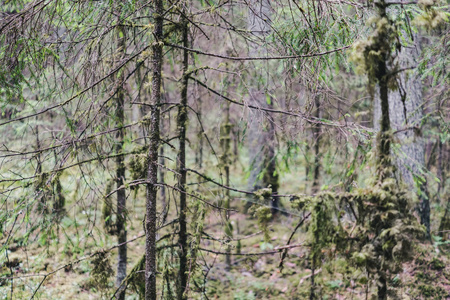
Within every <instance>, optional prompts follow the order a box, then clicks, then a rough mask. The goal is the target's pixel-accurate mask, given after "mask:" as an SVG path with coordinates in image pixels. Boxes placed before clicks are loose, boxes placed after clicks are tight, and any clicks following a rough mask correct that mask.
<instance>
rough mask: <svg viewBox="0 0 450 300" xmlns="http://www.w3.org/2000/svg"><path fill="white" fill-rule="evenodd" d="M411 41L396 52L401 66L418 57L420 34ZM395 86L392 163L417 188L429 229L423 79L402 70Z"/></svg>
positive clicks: (423, 219) (376, 119) (377, 116)
mask: <svg viewBox="0 0 450 300" xmlns="http://www.w3.org/2000/svg"><path fill="white" fill-rule="evenodd" d="M413 37H414V44H413V45H412V46H411V47H408V48H406V47H405V48H402V50H401V52H400V54H399V67H400V69H407V68H412V67H414V66H416V65H417V63H418V59H419V57H420V51H421V50H420V38H421V37H420V36H419V35H417V34H414V36H413ZM397 84H398V89H397V90H395V91H391V92H390V93H389V105H388V108H389V115H390V123H391V128H392V130H393V131H394V132H396V131H398V132H397V133H395V139H396V140H398V141H399V143H400V147H399V149H398V151H397V152H396V153H395V154H394V155H395V156H394V157H395V160H394V162H393V163H394V165H395V166H396V168H397V170H398V172H397V177H398V178H401V179H402V180H403V182H404V183H405V184H406V185H407V186H408V188H409V189H410V190H416V191H417V194H418V195H419V199H420V207H419V211H420V218H421V223H422V224H423V225H425V226H426V228H427V232H428V234H429V233H430V203H429V199H428V191H427V187H426V180H424V179H425V176H424V174H423V173H422V170H423V169H424V167H425V142H424V140H423V138H422V137H421V135H420V129H419V127H420V123H421V121H422V118H423V103H424V102H423V101H424V100H423V95H422V81H421V79H420V76H419V74H418V72H417V71H415V70H414V71H412V72H410V73H406V72H405V71H403V72H401V73H400V74H399V75H398V78H397ZM380 113H381V97H375V105H374V114H375V115H374V127H375V128H376V129H377V130H379V129H380V121H379V120H380Z"/></svg>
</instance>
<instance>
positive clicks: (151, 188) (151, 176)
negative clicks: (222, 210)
mask: <svg viewBox="0 0 450 300" xmlns="http://www.w3.org/2000/svg"><path fill="white" fill-rule="evenodd" d="M153 7H154V12H153V20H154V25H155V26H154V29H153V37H154V38H155V41H154V42H153V45H152V52H153V53H152V60H151V65H152V95H151V103H150V104H151V116H150V132H149V135H150V145H149V151H148V168H147V181H148V183H147V198H146V220H145V235H146V239H145V299H146V300H156V272H157V265H156V204H157V192H158V189H157V184H158V167H157V165H158V146H159V142H160V138H159V135H160V133H159V122H160V103H161V81H162V76H161V69H162V62H163V38H164V37H163V13H164V2H163V0H155V1H154V2H153Z"/></svg>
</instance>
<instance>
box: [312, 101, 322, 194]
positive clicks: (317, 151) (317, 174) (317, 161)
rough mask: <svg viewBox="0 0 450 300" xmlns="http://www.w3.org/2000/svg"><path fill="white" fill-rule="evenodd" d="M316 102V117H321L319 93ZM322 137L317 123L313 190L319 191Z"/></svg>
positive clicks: (314, 133)
mask: <svg viewBox="0 0 450 300" xmlns="http://www.w3.org/2000/svg"><path fill="white" fill-rule="evenodd" d="M314 104H315V106H316V118H320V98H319V95H315V96H314ZM320 137H321V125H320V123H319V124H317V125H316V126H315V127H314V128H313V138H314V140H315V143H314V174H313V184H312V192H313V194H314V193H317V192H318V191H319V177H320Z"/></svg>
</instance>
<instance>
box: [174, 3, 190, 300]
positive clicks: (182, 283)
mask: <svg viewBox="0 0 450 300" xmlns="http://www.w3.org/2000/svg"><path fill="white" fill-rule="evenodd" d="M184 5H185V8H184V14H183V15H184V16H185V15H186V6H187V5H188V2H187V1H185V3H184ZM181 27H182V29H181V30H182V39H183V46H184V47H186V48H187V47H189V36H188V35H189V23H188V20H187V19H186V18H185V17H183V19H182V23H181ZM188 67H189V52H188V51H187V50H183V63H182V71H183V75H182V78H181V91H180V96H181V103H180V105H179V108H178V117H177V126H178V136H179V141H180V148H179V151H178V157H177V164H178V170H177V171H178V173H179V174H180V175H179V179H178V188H179V190H180V214H179V223H180V231H179V235H178V244H179V247H180V249H179V257H180V268H179V273H178V286H177V298H178V300H184V299H187V294H186V291H187V284H188V274H187V271H188V269H187V264H188V263H187V254H188V251H189V249H188V243H187V235H188V233H187V225H186V222H187V221H186V216H187V203H186V198H187V197H186V179H187V171H186V130H187V123H188V111H187V104H188V98H187V91H188V80H189V75H188Z"/></svg>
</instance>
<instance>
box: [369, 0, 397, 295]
mask: <svg viewBox="0 0 450 300" xmlns="http://www.w3.org/2000/svg"><path fill="white" fill-rule="evenodd" d="M376 6H377V10H378V18H379V20H386V25H384V27H382V28H381V29H379V32H378V36H377V37H378V39H377V40H376V41H375V43H374V48H375V50H377V51H379V52H378V53H379V56H378V57H377V59H376V60H375V62H374V66H372V67H374V68H375V73H374V74H373V75H375V76H374V77H375V78H374V80H375V81H376V82H377V83H378V94H379V97H380V106H381V120H380V132H379V133H378V136H377V154H378V156H377V176H378V180H379V181H383V180H385V179H387V178H389V177H390V176H392V173H391V170H392V166H391V139H392V133H391V121H390V117H389V86H388V80H389V77H388V76H389V75H388V66H387V64H388V61H389V60H390V58H391V57H390V56H391V46H392V45H390V43H389V31H390V29H389V25H390V24H389V21H388V16H387V14H386V8H387V5H386V3H385V2H384V0H381V1H379V2H377V3H376ZM379 22H380V23H381V22H382V21H379ZM379 234H381V232H377V236H378V235H379ZM378 247H381V245H378ZM377 250H378V251H377V252H380V249H377ZM381 253H382V250H381ZM377 268H378V272H377V273H378V274H377V275H378V284H377V286H378V299H379V300H385V299H387V280H386V273H385V272H384V270H383V266H382V265H381V263H379V265H378V266H377Z"/></svg>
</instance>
